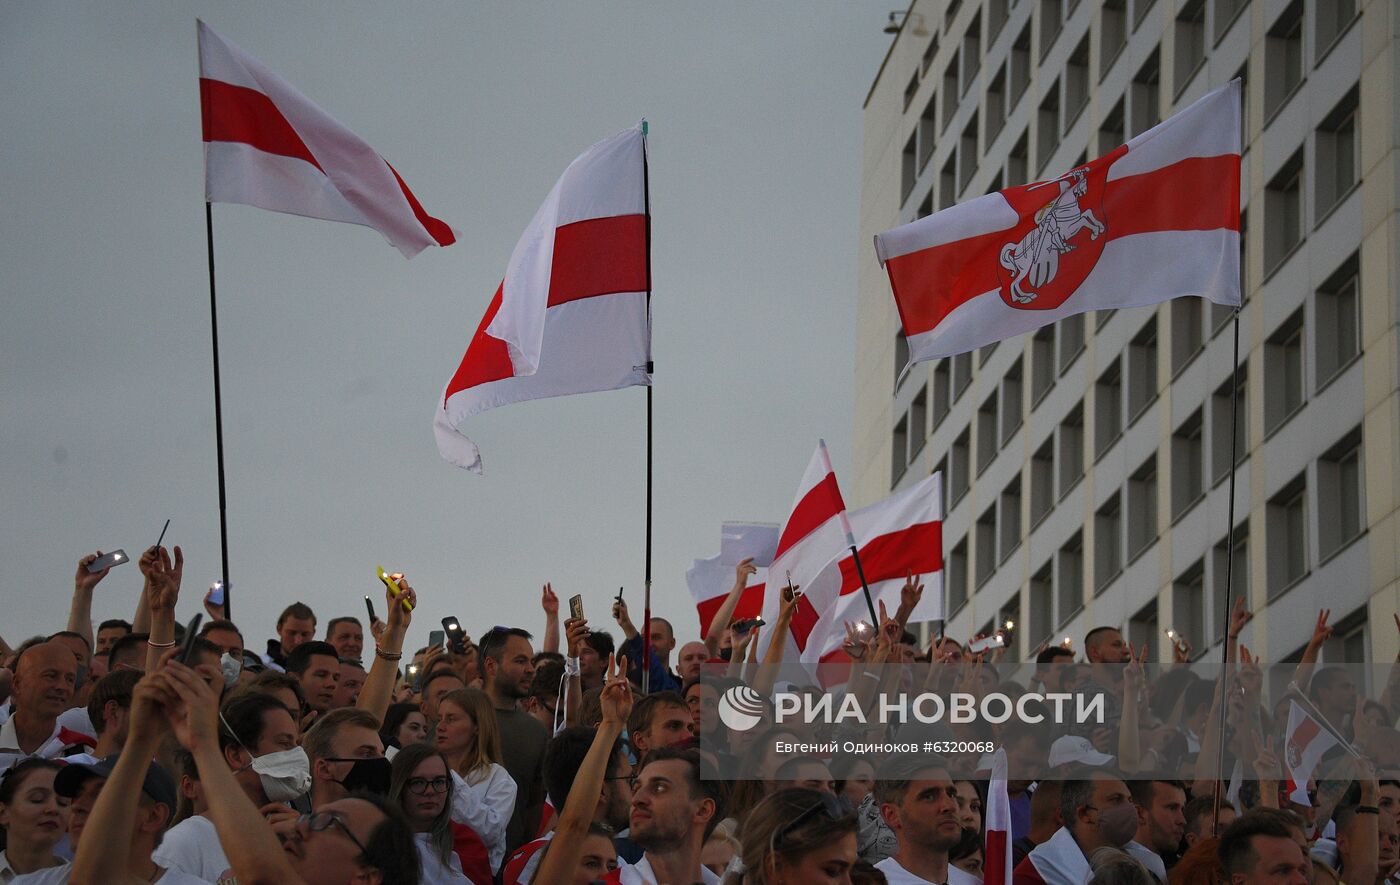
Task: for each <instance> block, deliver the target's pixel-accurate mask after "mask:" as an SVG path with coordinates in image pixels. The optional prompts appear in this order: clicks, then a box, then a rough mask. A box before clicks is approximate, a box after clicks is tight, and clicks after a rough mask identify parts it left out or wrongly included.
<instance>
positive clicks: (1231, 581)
mask: <svg viewBox="0 0 1400 885" xmlns="http://www.w3.org/2000/svg"><path fill="white" fill-rule="evenodd" d="M1242 307H1243V305H1241V307H1237V308H1235V319H1234V326H1235V349H1234V355H1233V356H1232V357H1231V359H1233V360H1234V362H1233V363H1231V364H1230V504H1229V514H1230V516H1229V519H1230V524H1229V526H1228V527H1227V528H1226V530H1225V532H1226V534H1225V607H1224V610H1223V612H1222V613H1223V614H1224V621H1225V638H1224V640H1223V641H1222V642H1221V648H1220V678H1221V679H1225V678H1226V677H1227V676H1228V675H1229V669H1230V614H1231V612H1232V611H1233V609H1234V606H1235V601H1234V599H1233V597H1234V591H1235V461H1236V458H1237V452H1238V446H1239V427H1240V417H1239V412H1240V310H1241V309H1242ZM1245 598H1246V599H1248V598H1249V588H1248V587H1246V588H1245ZM1228 700H1229V692H1228V691H1225V690H1224V689H1222V690H1221V692H1220V729H1219V730H1220V747H1219V749H1218V750H1217V754H1218V755H1217V756H1216V765H1221V766H1223V765H1224V764H1225V705H1226V702H1227V701H1228ZM1217 774H1224V772H1223V771H1220V772H1217ZM1219 780H1220V779H1219V778H1217V779H1216V785H1215V802H1214V807H1213V809H1212V813H1211V828H1212V831H1213V832H1218V830H1219V829H1220V800H1221V796H1222V794H1223V793H1224V792H1225V791H1224V790H1223V789H1221V787H1220V783H1219Z"/></svg>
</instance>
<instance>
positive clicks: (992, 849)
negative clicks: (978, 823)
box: [982, 749, 1012, 885]
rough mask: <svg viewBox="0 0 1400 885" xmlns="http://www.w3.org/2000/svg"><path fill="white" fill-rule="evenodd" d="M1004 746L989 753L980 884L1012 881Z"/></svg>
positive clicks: (1008, 801) (988, 884)
mask: <svg viewBox="0 0 1400 885" xmlns="http://www.w3.org/2000/svg"><path fill="white" fill-rule="evenodd" d="M1006 775H1007V764H1006V750H1005V749H998V750H997V751H996V752H995V753H993V754H992V777H991V780H990V781H989V782H988V783H987V826H986V833H985V835H984V839H983V843H982V885H1011V870H1012V863H1011V857H1012V854H1011V794H1010V793H1009V792H1008V791H1007V788H1006Z"/></svg>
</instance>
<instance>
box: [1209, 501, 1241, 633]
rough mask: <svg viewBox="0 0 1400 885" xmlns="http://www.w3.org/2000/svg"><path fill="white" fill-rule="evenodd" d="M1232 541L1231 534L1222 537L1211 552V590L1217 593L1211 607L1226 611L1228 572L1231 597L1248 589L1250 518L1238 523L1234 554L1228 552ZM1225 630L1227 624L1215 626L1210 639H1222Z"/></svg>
mask: <svg viewBox="0 0 1400 885" xmlns="http://www.w3.org/2000/svg"><path fill="white" fill-rule="evenodd" d="M1229 551H1230V544H1229V539H1228V538H1221V539H1220V541H1219V543H1217V544H1216V545H1215V549H1214V551H1213V552H1212V554H1211V555H1212V560H1213V564H1212V568H1211V585H1212V589H1211V593H1212V594H1214V596H1213V599H1212V600H1211V606H1210V610H1211V611H1215V612H1223V611H1225V610H1226V609H1227V608H1229V606H1228V605H1227V604H1226V603H1227V599H1226V589H1225V588H1226V586H1227V581H1226V574H1227V572H1228V574H1229V581H1228V586H1229V598H1230V599H1239V598H1240V597H1242V596H1247V594H1248V593H1249V522H1248V521H1246V522H1242V523H1240V524H1239V525H1238V526H1236V527H1235V548H1234V556H1233V557H1231V556H1229V555H1228V553H1229ZM1224 633H1225V625H1223V624H1219V625H1217V626H1216V628H1215V630H1214V632H1213V634H1212V637H1211V640H1212V641H1213V642H1214V641H1217V640H1219V639H1220V638H1221V637H1222V636H1223V635H1224Z"/></svg>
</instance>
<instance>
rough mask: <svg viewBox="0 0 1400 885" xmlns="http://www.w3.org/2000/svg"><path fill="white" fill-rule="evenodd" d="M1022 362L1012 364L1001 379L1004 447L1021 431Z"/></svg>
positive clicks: (1002, 438) (1002, 442)
mask: <svg viewBox="0 0 1400 885" xmlns="http://www.w3.org/2000/svg"><path fill="white" fill-rule="evenodd" d="M1022 400H1023V396H1022V394H1021V360H1020V359H1019V358H1018V359H1017V360H1016V362H1014V363H1012V364H1011V368H1009V369H1007V370H1006V374H1005V375H1004V376H1003V377H1002V379H1001V444H1002V445H1003V446H1004V445H1006V444H1007V443H1008V442H1010V441H1011V437H1012V435H1013V434H1015V433H1016V431H1017V430H1020V429H1021V409H1022Z"/></svg>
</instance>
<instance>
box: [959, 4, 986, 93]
mask: <svg viewBox="0 0 1400 885" xmlns="http://www.w3.org/2000/svg"><path fill="white" fill-rule="evenodd" d="M962 59H963V71H962V86H963V89H967V88H968V87H969V86H971V85H972V81H973V78H975V77H976V76H977V71H978V70H979V69H980V68H981V66H982V13H980V12H979V13H977V15H975V16H973V17H972V24H970V25H968V27H967V31H966V32H965V33H964V34H963V40H962Z"/></svg>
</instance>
